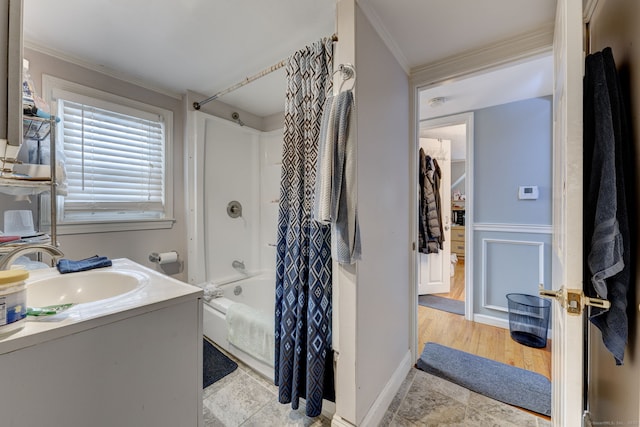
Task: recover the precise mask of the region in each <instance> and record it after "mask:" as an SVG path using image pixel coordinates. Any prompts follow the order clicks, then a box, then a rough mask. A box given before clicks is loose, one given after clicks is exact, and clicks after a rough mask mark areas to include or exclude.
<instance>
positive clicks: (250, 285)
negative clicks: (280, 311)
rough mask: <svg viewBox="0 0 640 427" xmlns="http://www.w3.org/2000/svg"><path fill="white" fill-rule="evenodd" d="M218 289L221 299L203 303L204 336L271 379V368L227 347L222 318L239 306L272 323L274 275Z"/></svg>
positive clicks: (260, 276) (239, 281) (232, 283)
mask: <svg viewBox="0 0 640 427" xmlns="http://www.w3.org/2000/svg"><path fill="white" fill-rule="evenodd" d="M219 288H220V289H222V290H223V292H224V296H223V297H219V298H213V299H212V300H211V301H209V302H207V301H205V303H204V313H203V332H204V334H205V335H206V336H207V337H208V338H209V339H211V340H213V341H214V342H215V343H216V344H217V345H219V346H220V347H222V348H224V349H225V350H226V351H228V352H229V353H231V354H233V355H234V356H235V357H237V358H238V359H240V360H241V361H242V362H244V363H245V364H247V365H249V366H250V367H251V368H253V369H255V370H256V371H258V372H260V373H261V374H262V375H264V376H265V377H267V378H268V379H273V365H270V364H268V363H265V362H263V361H262V360H258V359H256V358H255V357H253V356H252V355H250V354H248V353H246V352H244V351H242V350H240V349H239V348H237V347H235V346H234V345H233V344H231V343H229V341H228V339H227V335H228V332H227V322H226V320H225V314H226V312H227V309H228V308H229V306H230V305H231V304H233V303H234V302H240V303H243V304H246V305H248V306H250V307H252V308H254V309H255V310H257V311H260V312H261V313H263V314H266V315H268V316H270V318H271V319H274V318H275V314H274V310H275V309H274V306H275V276H274V275H273V273H262V274H260V275H257V276H252V277H249V278H247V279H243V280H238V281H233V282H229V283H225V284H220V285H219Z"/></svg>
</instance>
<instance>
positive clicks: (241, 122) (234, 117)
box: [231, 111, 244, 126]
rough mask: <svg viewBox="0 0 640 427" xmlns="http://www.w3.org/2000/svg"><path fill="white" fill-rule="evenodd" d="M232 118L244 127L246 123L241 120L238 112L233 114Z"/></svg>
mask: <svg viewBox="0 0 640 427" xmlns="http://www.w3.org/2000/svg"><path fill="white" fill-rule="evenodd" d="M231 118H232V119H233V121H235V122H236V123H237V124H239V125H240V126H244V122H243V121H242V120H240V114H238V113H237V112H235V111H234V112H233V113H231Z"/></svg>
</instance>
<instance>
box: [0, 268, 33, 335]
mask: <svg viewBox="0 0 640 427" xmlns="http://www.w3.org/2000/svg"><path fill="white" fill-rule="evenodd" d="M28 277H29V272H28V271H26V270H22V269H18V270H4V271H0V335H5V334H8V333H12V332H16V331H18V330H20V329H22V328H23V327H24V324H25V321H26V317H27V288H26V284H25V280H27V278H28Z"/></svg>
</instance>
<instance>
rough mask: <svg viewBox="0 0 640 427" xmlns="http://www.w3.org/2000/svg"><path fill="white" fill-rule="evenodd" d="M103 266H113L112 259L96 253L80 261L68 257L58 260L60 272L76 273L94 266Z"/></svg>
mask: <svg viewBox="0 0 640 427" xmlns="http://www.w3.org/2000/svg"><path fill="white" fill-rule="evenodd" d="M101 267H111V260H110V259H109V258H107V257H106V256H98V255H94V256H92V257H90V258H85V259H81V260H78V261H73V260H70V259H66V258H62V259H61V260H59V261H58V271H59V272H60V274H66V273H76V272H78V271H86V270H93V269H94V268H101Z"/></svg>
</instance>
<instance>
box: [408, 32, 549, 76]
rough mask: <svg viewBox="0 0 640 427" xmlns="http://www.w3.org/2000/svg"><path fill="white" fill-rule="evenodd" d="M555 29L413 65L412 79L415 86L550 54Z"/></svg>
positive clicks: (525, 34) (522, 35) (530, 33)
mask: <svg viewBox="0 0 640 427" xmlns="http://www.w3.org/2000/svg"><path fill="white" fill-rule="evenodd" d="M553 30H554V26H553V24H549V25H546V26H544V27H542V28H540V29H538V30H536V31H532V32H529V33H524V34H521V35H520V36H516V37H511V38H510V39H508V40H504V41H501V42H498V43H493V44H491V45H488V46H485V47H482V48H479V49H473V50H468V51H466V52H463V53H461V54H458V55H453V56H450V57H448V58H445V59H443V60H441V61H437V62H434V63H431V64H426V65H422V66H419V67H414V68H412V69H411V72H410V73H409V75H410V79H411V81H412V83H413V84H414V85H418V86H420V85H431V84H435V83H439V82H442V81H444V80H447V79H452V78H456V77H460V76H463V75H468V74H471V73H475V72H479V71H484V70H487V69H490V68H494V67H497V66H501V65H504V64H507V63H514V62H518V61H522V60H527V59H531V58H534V57H536V56H541V55H545V54H549V53H550V52H551V51H552V49H553Z"/></svg>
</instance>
